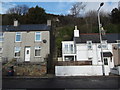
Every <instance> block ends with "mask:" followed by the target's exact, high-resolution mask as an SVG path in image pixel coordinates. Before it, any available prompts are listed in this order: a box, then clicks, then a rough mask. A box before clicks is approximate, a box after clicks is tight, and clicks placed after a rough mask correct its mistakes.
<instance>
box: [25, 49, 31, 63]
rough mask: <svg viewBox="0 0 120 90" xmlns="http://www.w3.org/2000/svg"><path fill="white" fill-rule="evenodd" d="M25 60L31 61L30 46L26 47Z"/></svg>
mask: <svg viewBox="0 0 120 90" xmlns="http://www.w3.org/2000/svg"><path fill="white" fill-rule="evenodd" d="M25 61H30V47H26V48H25Z"/></svg>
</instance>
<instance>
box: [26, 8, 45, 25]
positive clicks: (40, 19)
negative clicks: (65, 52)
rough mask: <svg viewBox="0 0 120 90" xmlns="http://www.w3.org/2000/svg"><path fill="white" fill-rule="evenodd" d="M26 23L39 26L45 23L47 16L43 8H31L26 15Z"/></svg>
mask: <svg viewBox="0 0 120 90" xmlns="http://www.w3.org/2000/svg"><path fill="white" fill-rule="evenodd" d="M26 18H27V23H31V24H41V23H46V20H47V16H46V12H45V10H44V9H43V8H41V7H38V6H36V7H35V8H34V7H32V8H30V9H29V10H28V13H27V14H26Z"/></svg>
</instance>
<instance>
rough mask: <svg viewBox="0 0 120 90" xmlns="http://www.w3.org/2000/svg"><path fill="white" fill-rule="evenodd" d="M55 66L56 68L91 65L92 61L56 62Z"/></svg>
mask: <svg viewBox="0 0 120 90" xmlns="http://www.w3.org/2000/svg"><path fill="white" fill-rule="evenodd" d="M55 64H56V65H57V66H79V65H92V61H58V62H56V63H55Z"/></svg>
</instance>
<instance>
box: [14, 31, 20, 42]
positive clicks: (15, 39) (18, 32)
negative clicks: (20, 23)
mask: <svg viewBox="0 0 120 90" xmlns="http://www.w3.org/2000/svg"><path fill="white" fill-rule="evenodd" d="M18 33H20V34H18ZM17 35H20V41H16V40H17V38H16V37H17ZM21 40H22V33H21V32H16V34H15V42H21Z"/></svg>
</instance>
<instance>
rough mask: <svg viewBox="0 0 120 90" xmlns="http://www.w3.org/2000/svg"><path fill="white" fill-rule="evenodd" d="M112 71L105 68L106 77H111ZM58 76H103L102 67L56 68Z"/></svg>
mask: <svg viewBox="0 0 120 90" xmlns="http://www.w3.org/2000/svg"><path fill="white" fill-rule="evenodd" d="M109 72H110V69H109V67H108V66H105V75H109ZM55 75H56V76H101V75H103V72H102V66H90V65H86V66H55Z"/></svg>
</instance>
